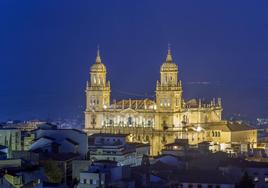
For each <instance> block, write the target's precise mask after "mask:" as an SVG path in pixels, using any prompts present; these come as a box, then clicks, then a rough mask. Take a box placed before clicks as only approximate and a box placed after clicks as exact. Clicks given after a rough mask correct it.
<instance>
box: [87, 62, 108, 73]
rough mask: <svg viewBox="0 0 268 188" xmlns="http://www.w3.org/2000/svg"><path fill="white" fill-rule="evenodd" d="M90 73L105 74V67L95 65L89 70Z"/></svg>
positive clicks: (100, 64)
mask: <svg viewBox="0 0 268 188" xmlns="http://www.w3.org/2000/svg"><path fill="white" fill-rule="evenodd" d="M90 71H91V72H106V67H105V65H104V64H102V63H95V64H93V65H92V66H91V68H90Z"/></svg>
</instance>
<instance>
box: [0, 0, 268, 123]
mask: <svg viewBox="0 0 268 188" xmlns="http://www.w3.org/2000/svg"><path fill="white" fill-rule="evenodd" d="M267 9H268V1H244V0H243V1H235V2H234V1H231V0H230V1H215V0H211V1H189V0H185V1H178V0H174V1H172V0H162V1H156V0H151V1H123V0H121V1H115V0H113V1H112V0H106V1H90V0H81V1H74V0H62V1H60V0H58V1H55V0H43V1H38V0H33V1H27V0H24V1H22V0H17V1H12V0H1V1H0V86H1V87H0V120H1V121H4V120H7V119H31V118H52V119H53V118H58V117H62V118H69V117H76V116H77V114H80V115H81V116H82V117H83V110H84V106H85V92H84V90H85V86H86V80H87V79H88V77H89V68H90V65H91V64H92V63H94V62H95V57H96V50H97V45H98V44H99V45H100V49H101V55H102V60H103V63H104V64H105V65H106V67H107V70H108V78H109V79H110V80H111V88H112V97H113V98H116V99H120V98H140V97H146V96H148V97H150V96H152V95H154V91H155V85H156V80H157V79H159V76H160V75H159V71H160V66H161V64H162V63H163V61H164V60H165V56H166V53H167V47H168V43H170V44H171V49H172V54H173V59H174V60H175V62H176V63H177V64H178V65H179V71H180V72H179V78H180V79H182V81H183V89H184V97H185V98H186V99H189V98H193V97H202V98H203V97H204V98H208V99H210V98H212V97H222V99H223V105H224V114H225V117H229V116H230V115H231V114H234V113H236V114H238V113H241V114H242V115H243V116H245V117H249V118H256V117H268V74H267V73H268V11H267ZM129 93H132V95H129ZM134 94H135V96H134Z"/></svg>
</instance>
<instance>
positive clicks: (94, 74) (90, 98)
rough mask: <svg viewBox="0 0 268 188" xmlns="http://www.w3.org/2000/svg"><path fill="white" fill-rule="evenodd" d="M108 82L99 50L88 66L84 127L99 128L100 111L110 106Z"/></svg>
mask: <svg viewBox="0 0 268 188" xmlns="http://www.w3.org/2000/svg"><path fill="white" fill-rule="evenodd" d="M110 93H111V89H110V82H109V81H106V67H105V65H104V64H103V63H102V62H101V57H100V50H99V49H98V51H97V57H96V62H95V63H94V64H93V65H92V66H91V68H90V80H89V81H87V86H86V111H85V128H101V117H100V116H101V114H102V113H101V112H103V111H104V110H105V109H106V108H108V107H109V106H110Z"/></svg>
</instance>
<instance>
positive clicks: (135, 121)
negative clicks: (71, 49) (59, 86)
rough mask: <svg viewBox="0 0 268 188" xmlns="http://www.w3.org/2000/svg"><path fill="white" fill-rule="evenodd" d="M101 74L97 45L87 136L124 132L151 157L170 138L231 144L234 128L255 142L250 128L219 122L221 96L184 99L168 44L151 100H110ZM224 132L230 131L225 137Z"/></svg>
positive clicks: (88, 99) (88, 93)
mask: <svg viewBox="0 0 268 188" xmlns="http://www.w3.org/2000/svg"><path fill="white" fill-rule="evenodd" d="M106 74H107V71H106V67H105V65H104V64H103V63H102V61H101V56H100V51H99V49H98V51H97V57H96V62H95V63H94V64H93V65H92V66H91V68H90V79H89V81H88V82H87V86H86V110H85V129H84V130H85V131H86V132H87V133H88V134H93V133H99V132H105V133H126V134H129V135H130V136H129V140H130V141H133V142H142V143H149V144H150V145H151V154H152V155H157V154H159V153H160V151H161V149H162V148H163V146H164V145H165V144H166V143H171V142H174V140H175V139H176V138H183V139H188V140H189V143H190V144H198V143H200V142H203V141H215V142H217V143H219V142H223V141H224V142H232V140H231V138H232V136H231V134H232V128H231V127H234V126H235V127H236V128H237V127H240V129H241V130H240V129H239V131H242V132H243V131H247V132H248V133H249V136H248V137H247V138H248V139H249V142H254V143H255V142H256V140H255V137H254V139H253V140H252V135H253V134H255V133H253V132H254V131H252V129H250V128H248V127H246V126H244V125H240V126H237V125H235V124H234V123H230V122H227V121H223V120H222V110H223V109H222V104H221V99H220V98H218V99H217V100H216V99H213V100H211V102H209V103H204V102H203V101H202V100H201V99H191V100H188V101H186V100H184V98H183V95H182V94H183V87H182V82H181V80H180V79H179V69H178V65H177V64H176V63H175V62H174V60H173V58H172V54H171V50H170V48H169V49H168V51H167V55H166V59H165V61H164V62H163V64H162V65H161V68H160V79H159V80H158V81H156V87H155V99H149V98H145V99H139V100H137V99H126V100H120V101H115V100H113V102H111V99H110V94H111V85H110V81H107V79H106ZM226 131H227V132H229V133H230V135H226V134H225V132H226ZM243 133H245V132H243ZM241 134H242V133H241ZM255 136H256V135H255ZM238 137H239V136H238ZM229 138H230V139H229ZM239 141H240V140H239V139H238V142H239Z"/></svg>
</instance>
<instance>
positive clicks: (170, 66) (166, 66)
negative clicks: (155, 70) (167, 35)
mask: <svg viewBox="0 0 268 188" xmlns="http://www.w3.org/2000/svg"><path fill="white" fill-rule="evenodd" d="M170 71H178V66H177V65H176V64H175V63H174V62H173V60H172V55H171V52H170V49H168V54H167V58H166V62H165V63H163V64H162V66H161V72H170Z"/></svg>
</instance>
